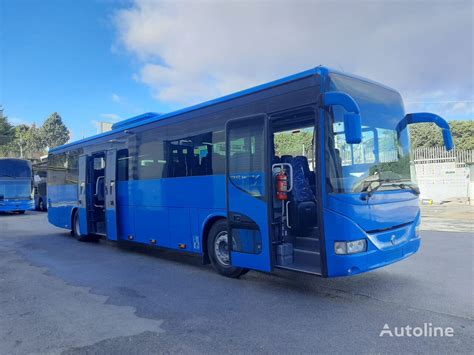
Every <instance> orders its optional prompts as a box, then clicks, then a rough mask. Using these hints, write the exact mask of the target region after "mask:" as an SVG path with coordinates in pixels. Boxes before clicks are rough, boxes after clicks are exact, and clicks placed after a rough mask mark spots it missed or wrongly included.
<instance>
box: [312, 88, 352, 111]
mask: <svg viewBox="0 0 474 355" xmlns="http://www.w3.org/2000/svg"><path fill="white" fill-rule="evenodd" d="M321 104H322V106H324V107H328V106H332V105H340V106H342V107H344V109H345V110H346V111H347V112H353V113H356V114H360V109H359V105H357V102H355V101H354V99H353V98H352V97H350V96H349V95H347V94H345V93H343V92H340V91H328V92H326V93H324V94H323V95H322V97H321Z"/></svg>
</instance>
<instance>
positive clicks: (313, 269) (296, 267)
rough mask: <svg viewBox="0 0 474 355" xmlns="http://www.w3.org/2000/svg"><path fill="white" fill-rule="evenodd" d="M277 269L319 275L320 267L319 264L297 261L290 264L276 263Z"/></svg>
mask: <svg viewBox="0 0 474 355" xmlns="http://www.w3.org/2000/svg"><path fill="white" fill-rule="evenodd" d="M275 267H276V268H278V269H283V270H290V271H297V272H304V273H306V274H311V275H321V267H320V266H319V265H302V264H298V263H293V264H291V265H276V266H275Z"/></svg>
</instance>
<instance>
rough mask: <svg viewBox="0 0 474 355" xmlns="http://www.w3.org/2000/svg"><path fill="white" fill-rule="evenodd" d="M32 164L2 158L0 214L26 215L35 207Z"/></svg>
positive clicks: (20, 160)
mask: <svg viewBox="0 0 474 355" xmlns="http://www.w3.org/2000/svg"><path fill="white" fill-rule="evenodd" d="M32 188H33V180H32V172H31V163H30V162H29V161H28V160H25V159H14V158H0V212H16V213H21V214H23V213H25V211H27V210H32V209H33V207H34V203H33V198H32Z"/></svg>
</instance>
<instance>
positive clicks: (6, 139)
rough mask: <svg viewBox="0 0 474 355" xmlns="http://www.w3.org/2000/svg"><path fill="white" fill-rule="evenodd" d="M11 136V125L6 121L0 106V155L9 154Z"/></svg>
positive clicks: (12, 132)
mask: <svg viewBox="0 0 474 355" xmlns="http://www.w3.org/2000/svg"><path fill="white" fill-rule="evenodd" d="M13 137H14V129H13V125H11V124H10V122H8V118H7V117H6V116H4V115H3V108H2V107H1V106H0V157H3V156H7V155H8V154H9V151H10V144H11V142H12V141H13Z"/></svg>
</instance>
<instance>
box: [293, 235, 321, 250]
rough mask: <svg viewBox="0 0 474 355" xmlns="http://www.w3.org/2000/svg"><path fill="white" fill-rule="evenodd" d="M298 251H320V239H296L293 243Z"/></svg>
mask: <svg viewBox="0 0 474 355" xmlns="http://www.w3.org/2000/svg"><path fill="white" fill-rule="evenodd" d="M293 245H294V247H295V248H296V249H304V250H311V251H319V250H320V244H319V239H318V238H306V237H296V238H295V241H294V243H293Z"/></svg>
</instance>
